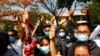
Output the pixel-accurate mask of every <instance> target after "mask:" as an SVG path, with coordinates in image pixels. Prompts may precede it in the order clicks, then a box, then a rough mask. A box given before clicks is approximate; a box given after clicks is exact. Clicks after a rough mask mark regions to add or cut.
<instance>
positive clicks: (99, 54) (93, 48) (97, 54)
mask: <svg viewBox="0 0 100 56" xmlns="http://www.w3.org/2000/svg"><path fill="white" fill-rule="evenodd" d="M75 44H76V43H73V44H72V45H71V46H70V47H69V50H68V55H67V56H74V46H75ZM88 44H89V45H90V54H91V55H93V56H100V48H99V47H98V46H97V45H96V43H95V42H94V41H88Z"/></svg>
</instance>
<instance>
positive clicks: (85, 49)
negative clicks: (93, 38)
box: [73, 42, 91, 56]
mask: <svg viewBox="0 0 100 56" xmlns="http://www.w3.org/2000/svg"><path fill="white" fill-rule="evenodd" d="M89 49H90V48H89V45H88V44H87V43H85V42H77V43H76V45H75V47H74V51H73V52H74V54H73V56H91V55H90V50H89Z"/></svg>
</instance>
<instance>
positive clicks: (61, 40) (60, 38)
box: [55, 27, 70, 56]
mask: <svg viewBox="0 0 100 56" xmlns="http://www.w3.org/2000/svg"><path fill="white" fill-rule="evenodd" d="M56 35H57V36H55V45H56V47H57V50H58V51H60V53H61V54H62V55H63V56H66V55H67V53H66V52H67V50H68V45H69V43H70V40H69V39H68V38H66V37H67V32H66V30H65V29H64V28H63V27H62V28H59V29H57V34H56Z"/></svg>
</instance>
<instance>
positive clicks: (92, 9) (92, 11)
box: [89, 0, 100, 24]
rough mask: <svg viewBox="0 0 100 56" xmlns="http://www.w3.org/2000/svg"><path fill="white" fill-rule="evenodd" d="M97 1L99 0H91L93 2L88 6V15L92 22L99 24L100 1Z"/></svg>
mask: <svg viewBox="0 0 100 56" xmlns="http://www.w3.org/2000/svg"><path fill="white" fill-rule="evenodd" d="M98 1H99V0H95V1H93V3H92V4H91V5H90V6H89V15H90V18H91V21H92V22H93V23H99V24H100V2H98Z"/></svg>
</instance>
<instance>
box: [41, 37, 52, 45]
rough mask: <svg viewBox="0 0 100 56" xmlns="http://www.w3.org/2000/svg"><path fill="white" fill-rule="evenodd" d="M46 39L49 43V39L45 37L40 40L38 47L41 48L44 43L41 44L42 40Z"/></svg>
mask: <svg viewBox="0 0 100 56" xmlns="http://www.w3.org/2000/svg"><path fill="white" fill-rule="evenodd" d="M44 39H46V40H47V41H48V42H49V43H50V39H49V38H47V37H43V38H42V39H41V40H40V45H41V46H42V45H43V44H44V43H43V40H44Z"/></svg>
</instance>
